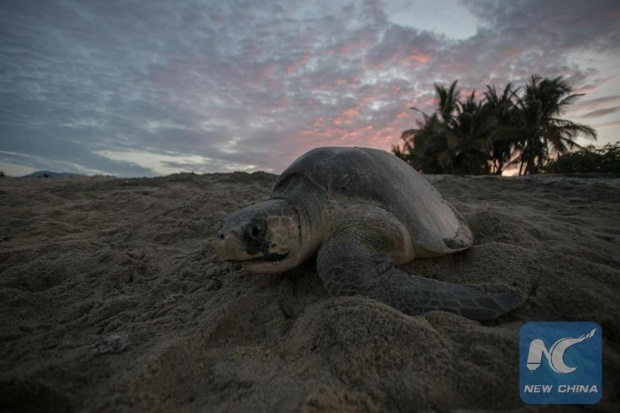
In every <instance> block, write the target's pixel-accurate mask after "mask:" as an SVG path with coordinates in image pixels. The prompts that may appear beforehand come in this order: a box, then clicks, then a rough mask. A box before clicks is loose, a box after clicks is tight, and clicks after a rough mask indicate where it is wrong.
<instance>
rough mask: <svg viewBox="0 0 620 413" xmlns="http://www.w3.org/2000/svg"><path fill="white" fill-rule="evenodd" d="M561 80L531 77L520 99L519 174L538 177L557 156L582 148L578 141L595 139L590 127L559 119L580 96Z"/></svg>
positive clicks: (558, 78)
mask: <svg viewBox="0 0 620 413" xmlns="http://www.w3.org/2000/svg"><path fill="white" fill-rule="evenodd" d="M572 92H573V89H572V88H571V87H570V86H569V85H568V83H566V81H564V80H563V79H562V77H556V78H553V79H548V78H542V77H540V76H532V77H531V78H530V82H529V83H528V84H527V85H526V86H525V93H524V95H523V96H522V97H521V98H519V99H518V101H517V108H518V112H517V113H518V119H517V120H516V122H517V128H519V129H520V132H521V139H520V144H521V145H522V147H521V148H520V152H521V153H520V159H519V160H520V163H521V165H520V167H519V175H522V174H523V175H527V174H535V173H538V171H539V170H540V169H541V168H542V167H543V166H544V165H545V164H546V163H548V162H549V160H550V159H555V158H557V156H559V155H561V154H564V153H566V152H568V150H569V149H573V148H575V147H580V146H579V145H578V144H577V143H576V142H575V138H576V137H577V136H578V135H584V137H586V138H590V139H594V140H596V131H595V130H594V129H592V128H591V127H589V126H586V125H581V124H578V123H573V122H571V121H569V120H565V119H561V118H559V116H560V115H561V114H562V113H563V112H564V111H565V110H566V108H567V107H568V106H569V105H570V104H572V103H574V102H575V100H577V98H579V97H580V96H582V95H581V94H575V93H572Z"/></svg>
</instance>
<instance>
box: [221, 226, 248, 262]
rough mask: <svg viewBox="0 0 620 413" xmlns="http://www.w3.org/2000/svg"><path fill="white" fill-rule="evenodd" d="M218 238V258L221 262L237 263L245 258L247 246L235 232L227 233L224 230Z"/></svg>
mask: <svg viewBox="0 0 620 413" xmlns="http://www.w3.org/2000/svg"><path fill="white" fill-rule="evenodd" d="M217 238H218V243H217V257H218V258H219V259H220V261H236V260H239V259H242V258H245V255H246V254H245V245H243V243H242V242H241V240H240V239H239V236H238V234H237V233H236V232H235V231H228V232H226V231H224V230H223V229H222V230H220V231H219V232H218V234H217ZM240 255H244V257H240Z"/></svg>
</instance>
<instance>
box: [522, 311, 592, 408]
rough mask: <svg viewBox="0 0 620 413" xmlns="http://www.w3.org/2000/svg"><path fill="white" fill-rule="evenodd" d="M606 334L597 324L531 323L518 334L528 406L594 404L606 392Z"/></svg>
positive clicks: (523, 395)
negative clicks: (603, 361) (604, 377)
mask: <svg viewBox="0 0 620 413" xmlns="http://www.w3.org/2000/svg"><path fill="white" fill-rule="evenodd" d="M602 356H603V331H602V330H601V326H599V325H598V324H597V323H594V322H530V323H526V324H524V325H523V326H522V327H521V330H520V332H519V375H520V377H519V393H520V395H521V400H523V401H524V402H525V403H527V404H594V403H597V402H598V401H599V400H600V399H601V396H602V391H603V388H602V387H603V386H602V385H603V370H602Z"/></svg>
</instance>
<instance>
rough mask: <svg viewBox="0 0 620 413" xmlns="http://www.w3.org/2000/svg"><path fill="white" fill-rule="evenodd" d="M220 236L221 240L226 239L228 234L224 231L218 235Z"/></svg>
mask: <svg viewBox="0 0 620 413" xmlns="http://www.w3.org/2000/svg"><path fill="white" fill-rule="evenodd" d="M218 237H219V238H220V239H221V240H224V238H226V236H225V235H224V233H223V232H220V234H219V235H218Z"/></svg>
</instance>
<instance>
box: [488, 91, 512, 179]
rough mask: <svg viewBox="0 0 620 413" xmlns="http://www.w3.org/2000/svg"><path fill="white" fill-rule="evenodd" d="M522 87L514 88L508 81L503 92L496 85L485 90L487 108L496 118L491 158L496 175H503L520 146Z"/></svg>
mask: <svg viewBox="0 0 620 413" xmlns="http://www.w3.org/2000/svg"><path fill="white" fill-rule="evenodd" d="M519 90H520V88H516V89H515V88H514V86H513V85H512V83H508V84H507V85H506V86H505V87H504V90H503V91H502V93H501V94H499V93H498V92H497V89H496V88H495V86H492V85H487V90H486V92H484V102H485V105H486V107H487V109H488V110H489V111H490V112H491V113H492V116H493V117H494V118H495V125H496V126H495V128H494V129H493V131H492V133H491V145H492V149H491V159H492V162H493V165H492V169H493V173H494V174H496V175H501V174H502V172H503V171H504V166H507V165H510V164H512V162H513V160H514V156H513V155H514V153H515V151H516V150H517V148H518V147H519V145H518V143H519V136H520V133H519V130H518V128H517V127H516V125H517V123H518V122H517V119H518V114H517V107H516V105H515V103H516V102H517V100H518V98H519V97H518V93H519Z"/></svg>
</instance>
